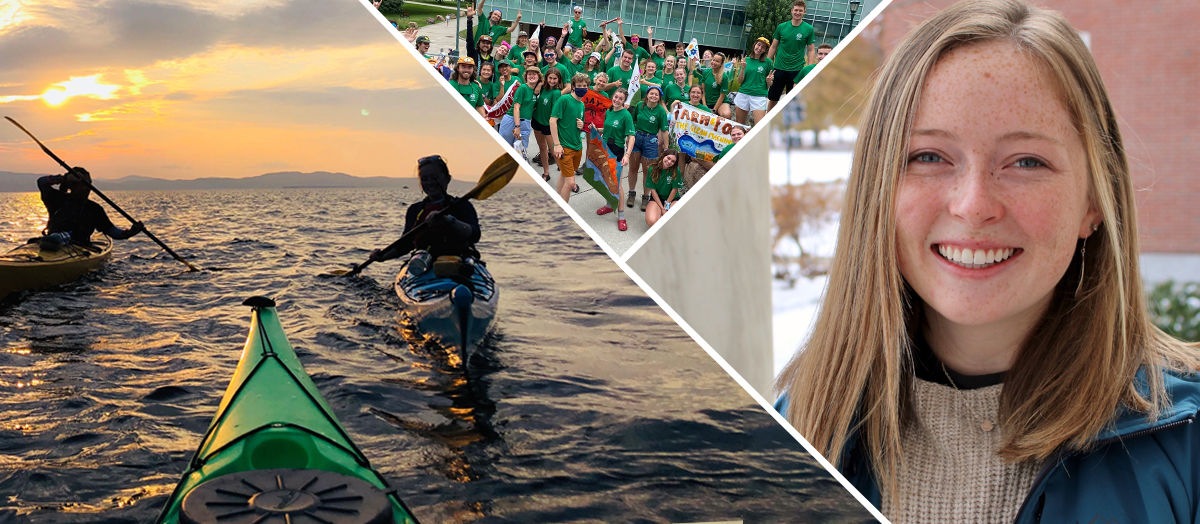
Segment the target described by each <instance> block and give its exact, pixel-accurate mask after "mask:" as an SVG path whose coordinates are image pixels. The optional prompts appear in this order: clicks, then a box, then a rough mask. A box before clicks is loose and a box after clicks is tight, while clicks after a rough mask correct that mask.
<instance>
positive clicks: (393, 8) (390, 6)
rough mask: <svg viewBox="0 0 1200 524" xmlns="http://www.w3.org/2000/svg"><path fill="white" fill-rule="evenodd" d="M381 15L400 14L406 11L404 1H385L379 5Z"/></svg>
mask: <svg viewBox="0 0 1200 524" xmlns="http://www.w3.org/2000/svg"><path fill="white" fill-rule="evenodd" d="M379 11H380V12H381V13H400V12H403V11H404V0H383V2H382V3H380V4H379Z"/></svg>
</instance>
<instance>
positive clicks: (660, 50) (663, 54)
mask: <svg viewBox="0 0 1200 524" xmlns="http://www.w3.org/2000/svg"><path fill="white" fill-rule="evenodd" d="M646 30H647V31H649V30H650V28H649V27H647V28H646ZM650 47H651V48H652V49H654V53H652V54H651V55H650V61H651V62H654V65H655V66H658V70H659V72H663V73H665V72H666V70H665V69H664V68H663V66H664V65H665V62H666V61H667V44H666V43H664V42H659V43H657V44H656V43H654V39H653V38H651V39H650Z"/></svg>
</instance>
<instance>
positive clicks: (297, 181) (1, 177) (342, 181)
mask: <svg viewBox="0 0 1200 524" xmlns="http://www.w3.org/2000/svg"><path fill="white" fill-rule="evenodd" d="M41 176H45V174H36V173H13V172H9V171H0V193H14V192H16V193H27V192H33V191H37V179H38V177H41ZM95 183H96V184H97V187H98V188H99V189H100V190H101V191H173V190H195V189H200V190H205V189H292V188H311V189H325V188H327V189H333V188H404V187H408V188H412V189H417V188H419V187H420V186H421V184H420V183H419V182H418V181H417V179H416V178H392V177H382V176H375V177H356V176H353V175H348V174H346V173H331V172H328V171H315V172H311V173H302V172H299V171H279V172H275V173H266V174H262V175H258V176H253V177H247V178H226V177H204V178H194V179H189V180H168V179H164V178H155V177H147V176H140V175H129V176H124V177H121V178H111V179H102V178H97V179H95ZM474 185H475V184H474V183H473V182H463V181H457V180H455V181H452V182H451V186H450V187H451V191H460V190H467V189H470V188H471V187H474Z"/></svg>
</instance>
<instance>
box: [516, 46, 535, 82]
mask: <svg viewBox="0 0 1200 524" xmlns="http://www.w3.org/2000/svg"><path fill="white" fill-rule="evenodd" d="M535 45H536V44H535ZM522 57H523V58H525V63H523V64H521V65H520V66H518V67H517V77H519V78H525V71H528V70H529V68H531V67H537V66H538V65H537V51H533V50H526V51H525V52H524V53H522ZM539 69H540V68H539Z"/></svg>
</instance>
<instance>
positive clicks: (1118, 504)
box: [776, 0, 1200, 522]
mask: <svg viewBox="0 0 1200 524" xmlns="http://www.w3.org/2000/svg"><path fill="white" fill-rule="evenodd" d="M847 193H848V196H847V200H846V204H845V209H844V212H843V215H842V216H843V219H842V222H841V228H840V231H839V234H838V242H837V246H838V248H837V252H836V254H835V257H834V260H833V263H832V266H831V267H832V269H831V272H830V276H829V284H828V288H827V290H826V298H825V300H824V303H823V305H822V307H821V311H820V313H819V315H818V319H817V322H816V325H815V327H814V330H813V333H812V336H811V338H810V339H809V341H808V343H807V344H806V346H805V347H804V348H803V350H802V351H801V352H799V353H797V355H796V356H795V357H794V358H793V359H792V361H791V362H790V363H789V364H788V366H787V367H786V368H785V369H784V371H783V372H782V373H781V374H780V377H779V380H778V382H777V384H776V389H777V390H778V391H779V392H780V393H781V394H782V395H781V398H780V403H779V407H780V409H781V411H782V413H783V414H784V415H785V416H786V417H787V418H788V419H789V420H790V421H791V423H792V424H793V425H795V426H796V428H797V429H798V430H799V431H800V432H801V433H802V434H803V435H805V436H806V437H807V438H808V439H809V440H810V441H811V442H812V443H813V444H814V445H815V446H816V447H817V449H819V450H821V451H822V452H823V453H824V454H825V455H826V457H827V458H829V460H830V461H831V462H832V463H833V464H835V465H836V466H837V467H838V468H839V469H840V470H841V471H842V473H843V474H845V475H846V477H847V478H848V479H849V480H850V481H851V482H852V483H853V484H855V486H856V487H857V488H858V489H859V490H860V491H861V492H863V494H864V495H865V496H866V497H867V498H868V499H870V500H872V502H873V503H875V504H876V505H879V506H880V507H881V510H882V512H883V513H884V514H885V515H886V516H888V517H889V519H890V520H892V521H893V522H1013V521H1016V522H1042V521H1044V522H1075V521H1078V522H1091V521H1105V522H1192V521H1193V519H1194V515H1193V509H1192V508H1193V505H1192V501H1194V500H1196V498H1197V497H1200V485H1198V484H1197V481H1196V474H1197V473H1200V471H1198V469H1197V467H1196V461H1197V460H1198V459H1200V449H1197V444H1200V433H1198V432H1197V431H1196V429H1195V425H1194V424H1190V422H1192V421H1194V420H1195V417H1196V414H1197V408H1198V407H1200V379H1198V378H1197V377H1196V375H1195V371H1196V370H1197V369H1200V352H1198V351H1197V348H1196V347H1195V346H1190V345H1186V344H1183V343H1181V342H1179V341H1176V340H1174V339H1172V338H1170V337H1169V336H1167V335H1165V334H1163V333H1162V332H1161V331H1159V330H1158V329H1157V328H1156V327H1154V325H1153V324H1152V323H1151V322H1150V320H1149V317H1148V315H1147V311H1146V305H1145V303H1144V302H1143V300H1142V298H1141V296H1142V291H1141V290H1142V284H1141V278H1140V276H1139V275H1140V274H1139V264H1138V255H1137V254H1138V246H1137V213H1136V209H1135V205H1134V189H1133V183H1132V181H1131V178H1130V174H1129V167H1128V163H1127V160H1126V157H1125V148H1124V146H1123V143H1122V140H1121V136H1120V132H1119V129H1118V125H1117V117H1116V115H1115V114H1114V113H1113V110H1112V107H1111V104H1110V103H1109V99H1108V95H1107V93H1106V90H1105V87H1104V85H1103V82H1102V80H1101V77H1100V75H1099V73H1098V71H1097V68H1096V65H1095V62H1094V61H1093V59H1092V58H1091V55H1090V54H1089V52H1088V50H1087V48H1086V46H1085V45H1084V43H1083V41H1082V40H1081V39H1080V37H1079V36H1078V33H1077V32H1076V31H1075V30H1074V29H1073V28H1072V27H1071V26H1070V25H1069V24H1068V22H1067V21H1066V20H1065V19H1064V18H1063V17H1062V16H1061V15H1059V14H1058V13H1056V12H1053V11H1047V10H1042V9H1037V8H1033V7H1031V6H1029V5H1027V4H1025V3H1024V2H1023V1H1020V0H969V1H964V2H960V3H958V4H956V5H954V6H952V7H950V8H948V9H946V10H944V11H942V12H941V13H938V14H937V15H935V16H934V17H932V18H931V19H929V20H927V21H926V22H925V23H923V24H921V25H920V26H919V27H917V28H916V29H915V30H914V31H913V32H912V33H911V34H909V35H908V36H907V37H906V38H905V39H904V41H903V42H902V43H901V44H900V45H899V47H898V48H897V50H896V51H895V52H894V53H893V54H892V56H890V57H889V59H888V61H887V63H886V64H885V65H884V67H883V69H882V71H881V73H880V75H879V77H878V80H877V83H876V85H875V87H874V90H873V92H872V95H871V98H870V101H869V103H868V106H867V108H866V111H865V113H864V116H863V121H862V124H861V127H860V134H859V140H858V142H857V146H856V150H855V153H854V164H853V167H852V170H851V175H850V179H849V184H848V187H847ZM864 299H866V300H864ZM1081 472H1082V473H1084V474H1081Z"/></svg>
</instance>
